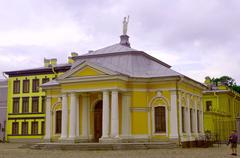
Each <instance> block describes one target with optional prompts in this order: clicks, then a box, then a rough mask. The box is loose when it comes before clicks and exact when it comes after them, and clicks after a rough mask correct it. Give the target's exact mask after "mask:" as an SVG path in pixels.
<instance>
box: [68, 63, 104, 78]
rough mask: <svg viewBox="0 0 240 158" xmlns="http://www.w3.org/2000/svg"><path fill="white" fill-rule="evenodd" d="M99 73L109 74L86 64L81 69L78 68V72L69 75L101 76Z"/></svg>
mask: <svg viewBox="0 0 240 158" xmlns="http://www.w3.org/2000/svg"><path fill="white" fill-rule="evenodd" d="M99 75H107V74H106V73H104V72H102V71H100V70H98V69H96V68H93V67H91V66H89V65H86V66H84V67H83V68H81V69H80V70H78V71H77V72H75V73H73V74H72V75H70V76H69V77H87V76H99Z"/></svg>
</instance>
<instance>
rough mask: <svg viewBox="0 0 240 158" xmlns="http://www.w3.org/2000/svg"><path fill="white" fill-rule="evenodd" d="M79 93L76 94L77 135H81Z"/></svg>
mask: <svg viewBox="0 0 240 158" xmlns="http://www.w3.org/2000/svg"><path fill="white" fill-rule="evenodd" d="M79 115H80V114H79V95H77V96H76V137H79V128H80V127H79V119H80V116H79Z"/></svg>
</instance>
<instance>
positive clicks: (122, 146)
mask: <svg viewBox="0 0 240 158" xmlns="http://www.w3.org/2000/svg"><path fill="white" fill-rule="evenodd" d="M29 148H30V149H36V150H41V149H44V150H51V149H58V150H141V149H172V148H177V145H176V144H175V143H170V142H163V143H113V144H108V143H106V144H105V143H75V144H71V143H65V144H64V143H37V144H34V145H31V146H30V147H29Z"/></svg>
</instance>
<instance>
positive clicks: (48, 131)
mask: <svg viewBox="0 0 240 158" xmlns="http://www.w3.org/2000/svg"><path fill="white" fill-rule="evenodd" d="M45 122H46V128H45V137H44V139H45V140H47V141H50V139H51V133H52V128H51V127H52V124H51V122H52V111H51V98H50V97H47V99H46V121H45Z"/></svg>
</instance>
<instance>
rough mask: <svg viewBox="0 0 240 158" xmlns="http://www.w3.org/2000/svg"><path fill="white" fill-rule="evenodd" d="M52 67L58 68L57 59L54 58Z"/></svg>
mask: <svg viewBox="0 0 240 158" xmlns="http://www.w3.org/2000/svg"><path fill="white" fill-rule="evenodd" d="M51 65H52V66H56V65H57V59H56V58H52V59H51Z"/></svg>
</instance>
